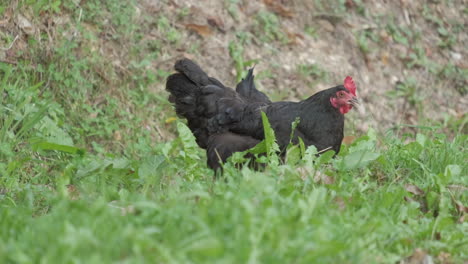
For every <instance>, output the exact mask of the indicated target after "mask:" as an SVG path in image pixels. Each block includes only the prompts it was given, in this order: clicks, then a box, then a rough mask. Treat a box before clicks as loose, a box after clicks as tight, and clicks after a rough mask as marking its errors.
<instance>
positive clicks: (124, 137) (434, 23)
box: [0, 0, 468, 263]
mask: <svg viewBox="0 0 468 264" xmlns="http://www.w3.org/2000/svg"><path fill="white" fill-rule="evenodd" d="M189 2H190V1H189ZM216 2H217V3H218V2H219V3H221V4H220V5H222V10H225V12H227V14H226V17H225V20H224V23H223V20H222V19H221V20H220V18H219V17H220V16H219V15H218V16H215V15H214V14H213V13H210V10H205V11H203V10H200V9H198V10H197V6H196V3H192V4H193V5H192V7H190V5H184V4H181V3H179V1H160V2H159V1H157V3H153V2H151V1H96V0H87V1H6V2H5V1H4V2H0V14H1V17H2V18H1V19H0V34H1V35H0V47H1V49H0V262H1V263H79V262H86V263H113V262H126V263H143V262H151V263H152V262H156V263H192V262H193V263H396V262H400V261H403V262H404V261H406V262H408V263H418V262H414V261H418V260H420V261H428V259H431V260H432V261H433V262H434V263H464V262H466V261H467V259H468V256H467V253H466V252H468V239H467V237H468V236H467V233H468V224H467V220H466V219H467V216H466V215H467V213H468V212H467V210H468V209H467V205H468V177H466V175H467V172H468V168H467V163H466V161H467V159H468V154H467V151H466V147H467V142H468V138H467V137H468V136H467V133H466V120H467V117H466V112H463V111H462V110H460V108H458V107H456V105H457V104H461V103H463V102H464V100H466V99H464V98H466V80H467V78H466V68H464V67H463V65H462V64H461V63H460V61H459V60H456V59H450V61H447V58H456V57H458V56H466V54H465V53H463V52H464V51H460V48H459V47H460V46H462V47H463V43H465V42H466V33H463V30H462V29H463V22H462V21H460V20H457V18H458V15H459V14H460V13H461V14H466V9H465V10H464V9H462V8H461V9H460V8H457V6H458V7H459V6H460V5H457V4H458V3H457V1H447V3H427V4H421V5H420V6H417V7H413V6H409V7H408V10H409V11H408V12H415V10H419V9H420V10H421V12H420V13H419V14H418V16H414V17H413V16H411V19H414V21H422V22H421V23H419V24H418V23H410V24H406V26H404V27H403V26H401V25H400V24H399V20H398V19H400V17H398V15H396V16H395V17H386V16H382V15H379V14H378V13H372V12H371V11H373V10H374V9H375V8H376V5H375V3H367V1H304V3H302V1H294V2H295V3H294V4H291V5H290V6H288V4H287V3H283V2H282V1H263V2H260V1H258V3H257V2H255V1H253V4H252V5H253V6H248V7H252V8H254V7H256V8H260V9H261V11H262V12H257V13H252V14H251V13H249V11H248V10H249V9H248V8H246V4H245V3H243V2H242V1H216ZM312 2H313V3H314V5H313V6H312V7H311V9H309V10H311V12H312V14H314V16H316V18H317V19H318V21H315V20H314V23H310V21H308V20H304V21H299V20H298V15H297V14H295V12H299V11H298V10H299V9H300V8H301V4H304V5H308V3H312ZM376 2H378V1H376ZM434 2H438V1H434ZM350 3H352V4H350ZM213 5H214V6H215V7H213V8H214V9H213V10H214V11H216V10H218V11H219V9H216V8H217V7H216V5H217V4H213ZM296 5H297V6H296ZM335 7H337V8H335ZM390 7H392V6H390ZM412 8H415V9H412ZM439 9H441V10H442V11H443V10H445V11H447V12H452V13H450V14H453V16H451V17H452V19H448V18H447V17H445V16H442V15H441V10H439ZM454 10H456V11H454ZM203 12H208V13H203ZM223 12H224V11H223ZM453 12H455V13H453ZM194 14H201V17H203V18H205V17H207V18H208V19H209V20H208V22H206V24H201V22H199V21H197V20H194V18H193V16H194ZM412 14H413V13H412ZM221 17H223V16H221ZM246 17H248V18H250V17H251V19H252V20H251V21H252V23H251V25H250V26H246V25H245V24H243V22H242V21H245V18H246ZM288 17H289V18H288ZM403 17H404V15H403ZM288 19H289V20H288ZM359 19H364V20H365V21H369V22H372V23H369V27H367V28H359V29H356V30H355V31H352V32H351V33H352V34H337V32H341V33H343V32H342V31H340V30H342V29H343V28H342V27H344V25H345V24H347V23H346V21H347V22H350V23H351V22H353V23H354V22H355V21H359ZM231 20H233V21H237V22H236V23H237V24H236V26H231V27H230V25H229V23H230V22H229V21H231ZM210 21H211V22H210ZM324 21H325V22H324ZM330 21H331V22H330ZM315 22H317V23H315ZM423 22H424V23H423ZM288 23H289V24H288ZM290 24H293V25H290ZM297 25H300V30H301V31H298V32H300V33H298V32H291V30H292V29H294V30H297V27H298V26H297ZM417 26H421V27H420V28H418V27H417ZM262 28H266V29H267V30H265V31H262V30H261V29H262ZM419 30H425V31H424V33H426V34H421V32H420V31H419ZM223 31H224V32H225V33H223ZM298 34H299V35H298ZM433 34H435V35H433ZM429 35H430V36H431V37H433V39H431V40H433V41H432V42H430V44H431V45H429V46H428V44H427V43H426V41H427V40H426V39H425V36H429ZM331 36H334V37H335V39H336V38H337V37H338V36H343V39H342V41H343V42H346V41H348V40H347V38H352V39H353V41H354V42H355V43H356V46H353V47H352V50H354V51H356V52H358V54H359V57H358V58H359V60H362V62H364V64H362V65H364V66H362V65H361V62H359V61H358V62H356V63H357V66H356V67H358V68H359V69H361V70H362V68H361V67H367V68H368V69H370V68H373V69H374V70H373V71H374V73H372V71H370V70H369V72H367V70H365V71H364V72H366V74H368V76H369V78H371V79H375V80H376V82H377V83H379V84H382V83H386V82H384V80H388V79H391V78H392V76H393V75H395V76H398V80H397V81H395V83H394V86H391V87H388V88H385V89H386V90H385V89H384V90H377V88H375V89H376V90H373V89H374V87H373V86H372V87H370V85H367V86H366V82H365V81H364V80H361V85H362V88H363V92H362V94H360V96H363V97H364V101H365V102H366V103H367V105H369V104H372V103H373V102H375V100H376V99H375V98H374V97H373V96H374V95H375V94H378V95H379V96H380V97H378V98H379V100H380V101H385V102H386V106H385V107H384V108H383V109H384V110H385V111H380V112H377V111H373V110H375V109H372V108H371V109H370V110H369V111H368V115H367V116H366V117H365V118H362V117H360V116H358V115H357V114H356V115H355V116H351V120H349V121H350V122H348V123H347V132H346V134H347V135H348V137H347V138H346V140H345V143H344V145H343V147H342V151H341V152H340V154H339V155H338V157H336V158H335V159H332V157H331V154H324V155H321V156H320V157H316V156H315V151H316V150H315V149H313V148H309V149H304V148H301V146H291V147H290V148H289V150H288V155H287V158H286V160H285V161H284V162H283V161H280V159H279V158H278V157H277V156H276V154H275V152H274V151H273V150H274V149H275V142H274V137H273V135H272V133H271V131H269V130H267V131H266V133H267V134H268V136H267V137H266V138H267V139H266V143H265V147H266V149H267V150H268V153H269V155H268V156H267V157H263V158H260V162H264V163H266V168H265V169H264V170H260V171H254V170H251V169H249V167H248V166H244V167H243V168H241V169H238V168H237V167H238V166H237V164H238V163H242V162H244V160H243V159H242V157H241V155H235V156H234V157H233V158H232V159H231V161H229V162H228V163H227V164H225V166H224V175H223V177H222V178H218V179H217V180H213V173H212V171H211V170H210V169H208V168H207V166H206V165H205V160H206V157H205V154H204V152H203V151H201V150H200V149H199V148H198V147H197V145H196V143H195V141H194V138H193V136H192V135H191V133H190V131H189V130H188V128H187V127H186V125H185V124H184V123H183V122H182V121H181V120H179V119H178V118H177V117H176V116H175V114H174V112H173V109H172V107H171V106H170V104H169V103H168V101H167V93H164V92H163V90H164V81H165V78H166V77H167V75H168V74H170V73H171V72H172V69H171V65H172V64H173V62H174V61H175V58H178V56H181V55H188V56H192V57H194V58H196V59H198V60H201V61H203V60H208V59H207V56H206V55H207V50H210V46H208V47H207V46H206V45H210V44H207V43H216V41H214V39H216V38H217V37H218V38H219V39H221V40H222V43H224V44H225V45H221V46H224V48H225V49H224V50H222V51H218V50H217V49H216V48H213V47H211V48H212V49H211V52H217V53H214V55H216V56H214V55H213V54H212V55H211V58H212V57H217V58H218V59H216V60H215V61H212V63H211V64H212V65H213V66H212V67H213V68H212V69H211V70H212V72H210V74H212V75H215V76H216V77H219V78H220V79H223V80H226V81H228V80H232V83H235V82H236V80H237V79H239V78H241V77H242V76H243V75H244V74H245V70H246V69H247V67H250V66H252V65H254V64H257V66H256V67H257V68H256V71H257V70H258V74H257V79H258V82H257V84H258V86H259V88H260V89H274V88H269V87H276V88H277V89H276V88H275V90H272V91H271V92H272V94H274V96H273V98H272V99H274V100H276V99H285V98H290V97H297V98H301V97H303V96H306V95H309V94H311V93H312V92H311V89H317V86H318V87H322V86H324V85H325V84H326V85H329V84H334V81H335V78H336V80H340V82H341V81H342V80H341V79H342V76H341V75H340V74H338V73H337V72H333V71H332V68H334V66H333V65H334V64H333V63H334V62H333V60H332V61H327V60H321V59H320V57H317V58H318V59H317V61H308V60H306V59H304V60H303V59H302V57H301V56H299V54H300V52H301V50H303V49H304V47H303V46H300V45H301V44H297V43H300V42H303V41H305V42H308V41H311V42H312V43H315V44H317V45H319V43H320V42H319V40H326V41H325V43H329V46H334V45H332V44H330V43H334V42H331V41H330V38H331ZM314 39H315V40H317V41H318V42H314V41H313V40H314ZM388 39H392V41H388ZM293 42H297V43H296V44H294V43H293ZM337 45H338V44H337ZM432 45H434V46H432ZM318 47H319V48H318V50H319V51H321V52H322V53H326V51H324V50H321V49H320V45H319V46H318ZM394 49H396V50H398V49H405V52H403V53H401V54H399V56H397V57H395V58H386V57H385V56H384V55H385V54H387V53H389V52H392V51H394ZM252 50H253V51H254V53H258V54H261V55H262V56H260V57H256V56H254V55H253V54H252ZM428 50H429V51H428ZM312 53H313V51H312ZM346 54H347V53H346ZM346 54H345V53H343V54H340V53H338V55H339V56H338V57H340V58H341V57H346V56H347V55H346ZM287 55H298V56H296V57H295V58H297V60H298V62H297V65H296V64H286V63H284V61H282V60H279V59H278V56H279V57H285V58H286V57H288V56H287ZM332 56H336V54H335V55H332ZM400 56H401V57H400ZM265 57H272V61H268V60H267V61H265V60H263V61H262V58H265ZM275 60H276V62H275ZM386 60H387V61H386ZM282 63H284V64H282ZM356 63H355V65H356ZM203 64H209V63H203ZM330 65H331V66H330ZM344 65H345V64H344ZM346 65H347V64H346ZM366 65H367V66H366ZM382 65H387V66H388V67H389V68H390V69H388V68H381V67H383V66H382ZM224 67H226V69H224ZM216 68H217V70H218V71H214V70H213V69H216ZM367 68H366V69H367ZM232 69H235V70H234V71H231V70H232ZM375 72H384V73H385V74H383V75H384V77H385V78H384V77H382V78H381V79H379V77H378V76H380V75H379V74H377V73H375ZM399 72H407V73H408V72H409V73H412V74H413V75H412V76H408V75H404V74H403V75H401V76H400V75H398V74H397V73H399ZM416 73H418V74H416ZM286 76H295V77H294V78H289V77H288V78H286ZM421 76H422V77H421ZM427 76H430V79H428V80H427V81H431V82H433V85H432V86H431V87H428V86H426V83H425V80H424V77H427ZM358 78H359V77H358ZM360 78H363V77H360ZM272 80H274V81H272ZM389 82H390V81H389ZM287 87H293V89H286V88H287ZM301 87H302V88H301ZM304 87H305V88H304ZM369 87H370V88H369ZM376 87H385V86H384V85H382V86H376ZM306 88H307V89H308V90H307V89H306ZM382 89H383V88H382ZM444 89H445V90H444ZM382 98H383V99H382ZM447 98H450V99H453V101H449V100H448V99H447ZM435 99H437V100H439V101H437V102H436V101H432V102H431V103H432V104H437V107H441V109H442V110H440V109H437V110H440V114H439V115H432V112H430V111H431V109H430V108H431V106H432V105H431V104H430V103H429V102H430V101H431V100H435ZM387 105H391V107H390V108H389V107H387ZM377 106H378V105H377ZM400 106H401V107H402V108H397V107H400ZM392 107H395V108H397V109H398V110H394V111H390V110H391V109H393V108H392ZM401 109H403V110H401ZM385 112H398V113H399V114H398V116H397V118H393V117H394V116H392V114H388V115H387V114H386V113H385ZM400 112H401V116H400ZM392 118H393V119H392ZM388 120H392V121H391V122H390V121H388ZM379 124H380V125H379ZM411 261H413V262H411ZM421 263H422V262H421Z"/></svg>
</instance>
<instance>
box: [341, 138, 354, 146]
mask: <svg viewBox="0 0 468 264" xmlns="http://www.w3.org/2000/svg"><path fill="white" fill-rule="evenodd" d="M354 140H356V137H355V136H345V137H344V138H343V143H344V144H346V145H351V143H353V142H354Z"/></svg>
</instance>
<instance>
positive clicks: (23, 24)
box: [16, 14, 35, 35]
mask: <svg viewBox="0 0 468 264" xmlns="http://www.w3.org/2000/svg"><path fill="white" fill-rule="evenodd" d="M16 24H17V25H18V27H19V28H21V29H22V30H23V31H24V33H26V34H27V35H32V34H34V31H35V29H34V27H33V25H32V24H31V22H29V20H28V19H27V18H26V17H24V16H22V15H21V14H18V16H17V18H16Z"/></svg>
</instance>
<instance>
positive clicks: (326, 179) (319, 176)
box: [314, 171, 335, 184]
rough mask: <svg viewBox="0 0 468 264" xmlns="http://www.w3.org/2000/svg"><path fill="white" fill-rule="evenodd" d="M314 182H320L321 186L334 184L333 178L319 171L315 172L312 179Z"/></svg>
mask: <svg viewBox="0 0 468 264" xmlns="http://www.w3.org/2000/svg"><path fill="white" fill-rule="evenodd" d="M314 182H317V183H318V182H321V183H323V184H333V183H334V182H335V178H333V177H330V176H328V175H326V174H324V173H322V172H320V171H317V172H316V174H315V177H314Z"/></svg>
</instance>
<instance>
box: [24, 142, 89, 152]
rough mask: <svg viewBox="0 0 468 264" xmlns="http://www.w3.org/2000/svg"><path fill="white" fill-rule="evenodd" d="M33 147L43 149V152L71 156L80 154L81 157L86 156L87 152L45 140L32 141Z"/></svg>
mask: <svg viewBox="0 0 468 264" xmlns="http://www.w3.org/2000/svg"><path fill="white" fill-rule="evenodd" d="M31 143H32V146H33V148H35V149H36V150H37V149H41V150H55V151H60V152H64V153H70V154H79V155H84V153H85V152H86V151H85V150H84V149H80V148H77V147H74V146H68V145H60V144H56V143H52V142H47V141H43V140H37V139H35V140H32V142H31Z"/></svg>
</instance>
